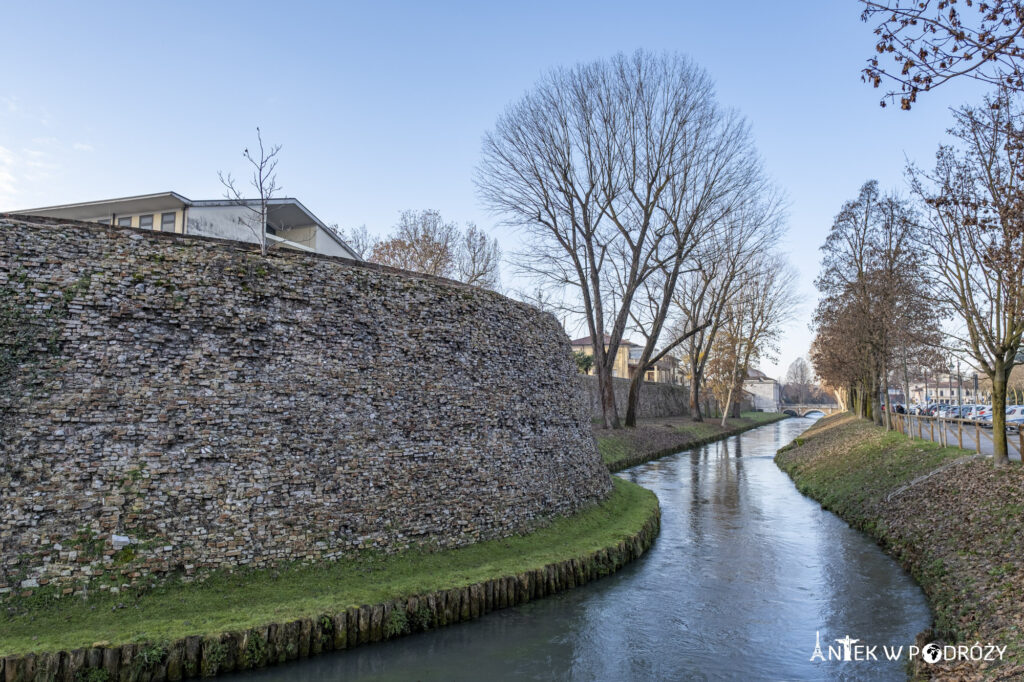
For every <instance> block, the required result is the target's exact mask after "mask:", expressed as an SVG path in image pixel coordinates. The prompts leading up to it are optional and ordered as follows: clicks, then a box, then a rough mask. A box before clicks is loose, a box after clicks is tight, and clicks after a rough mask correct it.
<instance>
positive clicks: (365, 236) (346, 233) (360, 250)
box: [331, 225, 380, 260]
mask: <svg viewBox="0 0 1024 682" xmlns="http://www.w3.org/2000/svg"><path fill="white" fill-rule="evenodd" d="M331 229H332V230H334V232H335V233H336V234H337V235H338V236H339V237H341V239H342V240H343V241H344V242H345V243H346V244H348V245H349V246H350V247H351V248H352V250H353V251H354V252H355V254H356V255H357V256H359V257H360V258H362V259H363V260H369V258H370V253H371V252H372V251H373V249H374V247H376V246H377V244H378V243H380V239H378V238H377V237H376V236H375V235H372V234H370V231H369V230H367V229H366V225H360V226H359V227H353V228H350V229H347V230H346V229H344V228H340V227H338V226H337V225H331Z"/></svg>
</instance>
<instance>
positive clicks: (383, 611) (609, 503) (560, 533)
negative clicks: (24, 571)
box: [0, 479, 659, 680]
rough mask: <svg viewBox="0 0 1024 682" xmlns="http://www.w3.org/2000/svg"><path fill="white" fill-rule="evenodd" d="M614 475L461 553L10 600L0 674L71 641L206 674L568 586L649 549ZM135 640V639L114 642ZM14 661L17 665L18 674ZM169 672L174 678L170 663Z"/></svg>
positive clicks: (643, 526) (648, 501) (629, 487)
mask: <svg viewBox="0 0 1024 682" xmlns="http://www.w3.org/2000/svg"><path fill="white" fill-rule="evenodd" d="M614 481H615V487H614V490H613V492H612V494H611V495H610V497H609V498H608V499H607V500H606V501H605V502H603V503H602V504H600V505H598V506H596V507H593V508H591V509H588V510H585V511H583V512H582V513H580V514H577V515H575V516H573V517H566V518H559V519H556V520H555V521H554V522H552V523H551V524H550V525H548V526H545V527H544V528H541V529H539V530H536V531H534V532H532V533H530V534H528V535H523V536H515V537H511V538H507V539H503V540H494V541H490V542H483V543H479V544H475V545H470V546H467V547H464V548H459V549H455V550H448V551H440V552H406V553H403V554H399V555H393V556H370V555H364V556H362V557H360V558H359V559H357V560H349V561H338V562H333V563H326V564H317V565H315V566H309V565H306V566H303V565H294V566H289V567H282V568H279V569H277V570H238V571H235V572H233V573H227V572H224V573H215V574H213V575H211V576H210V577H209V578H208V579H206V580H204V581H203V582H197V583H177V582H175V583H169V584H166V585H164V586H162V587H159V588H156V589H154V590H152V591H149V592H145V593H130V592H121V593H120V594H116V595H110V594H96V595H95V596H90V597H89V598H88V599H87V600H82V599H80V598H77V597H75V598H70V597H66V598H63V599H55V600H53V601H52V602H51V603H39V601H33V602H31V603H23V604H20V605H19V603H18V602H17V601H14V602H11V603H8V604H7V605H6V606H8V607H10V609H8V611H7V612H5V613H4V614H3V615H0V679H4V673H6V674H7V675H8V676H7V678H6V679H7V680H12V679H21V677H22V676H23V675H24V674H27V673H28V671H27V670H25V669H24V668H25V666H26V665H30V666H31V667H33V668H34V669H35V670H36V671H37V670H38V667H39V665H41V663H40V661H42V660H44V659H45V658H46V657H36V658H35V659H34V660H29V663H28V664H26V663H25V659H24V657H19V656H18V655H19V654H25V653H27V652H56V651H64V652H65V653H64V654H63V658H60V657H58V660H57V661H56V662H52V661H51V663H50V665H53V666H56V667H58V668H60V666H62V665H63V666H65V667H66V666H67V665H70V664H69V663H67V661H68V660H70V659H71V658H73V654H74V655H77V656H78V657H79V658H81V659H83V660H84V661H85V663H84V664H81V663H79V664H76V665H79V666H81V665H84V667H85V668H86V669H88V668H91V667H92V665H90V664H89V660H90V658H89V657H90V656H91V657H92V659H94V660H93V664H97V662H100V663H102V665H103V666H104V667H103V668H101V669H103V670H106V671H107V672H108V673H109V675H110V677H109V679H117V677H116V674H117V665H115V664H114V663H113V662H110V661H108V660H107V659H113V658H117V657H120V661H119V664H120V665H122V666H123V665H125V662H124V657H125V655H126V654H125V651H127V652H128V653H127V656H128V658H129V659H131V660H133V661H135V663H133V664H132V665H139V664H138V660H139V659H140V657H142V658H148V659H153V660H162V663H161V664H162V665H164V666H165V668H166V665H167V659H168V658H170V657H173V656H174V655H175V651H174V650H175V647H177V649H180V650H181V651H180V652H179V658H180V659H181V660H180V661H179V662H178V666H177V668H176V670H178V671H179V672H178V673H177V674H179V675H180V676H185V677H188V676H189V673H190V672H191V673H193V674H200V673H202V672H206V673H210V672H211V671H210V666H211V665H212V667H213V671H212V672H214V673H216V672H218V671H223V670H226V669H238V668H240V667H243V666H244V667H258V666H259V665H261V664H267V663H273V662H277V661H278V660H287V659H288V658H294V657H297V656H301V655H302V654H303V645H302V636H303V632H302V631H303V626H302V623H305V622H309V623H310V625H309V629H310V630H311V632H312V634H310V633H306V635H305V636H306V653H309V652H312V653H316V651H318V650H319V649H320V648H322V647H324V646H327V648H346V647H347V646H352V645H353V644H355V643H364V642H368V641H376V640H377V639H388V638H390V637H393V636H398V635H401V634H405V633H407V632H412V631H416V630H423V629H429V628H431V627H436V626H439V625H444V624H447V623H450V622H458V621H459V620H468V619H469V618H470V617H475V616H477V615H481V614H482V613H485V612H486V611H489V610H492V609H494V608H501V607H502V606H507V605H512V604H514V603H520V602H522V601H528V600H529V599H530V598H531V597H539V596H544V595H545V594H549V593H553V592H557V591H561V590H562V589H567V588H569V587H573V586H575V585H577V584H582V583H583V582H586V581H587V580H589V579H594V578H597V577H600V576H601V575H605V574H606V573H609V572H611V571H613V570H615V569H616V568H618V566H620V565H622V564H624V563H626V562H627V561H629V560H631V559H632V558H635V557H636V556H639V554H641V553H642V552H643V551H644V550H646V548H647V547H648V546H649V545H650V543H651V542H653V538H654V536H655V535H656V534H657V527H658V516H659V511H658V501H657V498H656V497H655V495H654V494H653V493H652V492H650V491H648V490H645V489H643V488H641V487H639V486H637V485H634V484H632V483H629V482H626V481H623V480H620V479H614ZM367 605H375V606H367ZM453 609H454V611H453ZM346 614H348V617H347V619H346ZM364 614H365V615H364ZM339 616H340V618H341V624H340V625H339V623H338V618H339ZM346 620H347V624H346ZM353 620H354V621H355V624H354V625H353ZM364 621H365V622H364ZM274 624H277V625H274ZM268 626H269V628H270V629H268ZM289 626H291V627H293V629H296V633H295V637H296V638H297V639H294V642H295V644H294V646H291V645H290V644H289V642H292V640H288V639H287V637H288V634H287V632H284V631H285V630H287V628H288V627H289ZM353 627H354V629H353ZM275 628H276V629H279V630H281V631H282V632H283V633H284V634H281V633H278V632H277V631H276V629H275ZM364 630H365V631H364ZM224 633H236V635H235V636H229V635H226V634H224ZM317 633H319V634H317ZM275 637H276V638H277V639H281V637H285V640H287V641H285V640H281V641H282V642H284V644H280V645H278V649H279V650H278V649H275V648H274V647H275ZM339 638H340V641H339ZM200 639H201V640H202V642H203V643H206V644H205V648H206V649H209V651H210V652H211V656H212V659H211V660H212V663H210V664H209V665H207V662H206V659H207V656H206V655H205V653H204V652H203V651H198V652H193V654H191V655H192V656H193V658H194V659H195V660H193V661H192V664H191V669H190V668H189V663H188V656H189V655H190V654H189V652H188V642H189V641H195V642H197V644H196V647H197V648H199V649H202V648H203V646H202V645H201V644H200V643H199V640H200ZM328 640H329V641H328ZM176 642H177V644H175V643H176ZM253 642H256V644H253ZM132 643H136V644H137V645H138V646H136V647H135V648H134V649H132V648H131V647H121V648H120V649H118V647H119V645H130V644H132ZM143 643H144V644H143ZM318 643H319V644H318ZM339 644H340V647H339ZM73 650H77V652H76V651H73ZM97 650H98V651H99V653H96V652H97ZM110 651H117V652H119V653H117V654H113V655H112V654H109V653H108V652H110ZM147 652H148V653H147ZM3 657H7V658H6V663H4V662H3V661H4V659H3ZM30 659H31V657H30ZM47 660H48V659H47ZM228 663H230V664H231V665H230V666H228V665H227V664H228ZM15 665H18V666H21V668H19V671H18V673H17V675H14V676H12V675H11V674H10V670H11V666H15ZM146 665H148V664H146ZM5 666H6V668H7V670H4V669H3V668H4V667H5ZM111 666H113V668H111ZM79 669H83V668H81V667H79ZM32 674H33V675H34V674H35V673H34V672H33V673H32ZM97 674H98V675H99V674H100V673H97ZM164 674H165V675H166V677H167V679H175V678H174V673H168V672H166V669H165V672H164ZM24 679H34V677H31V676H30V677H25V678H24ZM96 679H104V678H102V677H97V678H96Z"/></svg>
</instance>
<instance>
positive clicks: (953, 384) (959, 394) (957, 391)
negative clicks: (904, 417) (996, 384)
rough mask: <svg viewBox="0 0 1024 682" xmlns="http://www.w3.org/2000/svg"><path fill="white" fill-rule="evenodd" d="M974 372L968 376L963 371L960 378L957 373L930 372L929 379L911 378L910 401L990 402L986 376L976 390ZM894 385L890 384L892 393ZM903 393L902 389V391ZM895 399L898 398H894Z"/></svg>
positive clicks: (939, 402)
mask: <svg viewBox="0 0 1024 682" xmlns="http://www.w3.org/2000/svg"><path fill="white" fill-rule="evenodd" d="M974 388H975V382H974V377H973V374H972V375H970V376H968V375H966V374H963V373H961V374H960V377H959V379H958V378H957V375H956V374H929V375H928V376H927V381H926V380H925V378H924V377H919V378H917V379H911V381H910V401H911V403H916V404H921V403H929V404H930V403H938V404H952V405H956V404H957V402H960V403H963V404H964V405H973V404H975V403H977V402H989V400H990V397H991V396H990V387H989V386H988V385H987V384H986V382H985V381H984V377H982V379H981V380H980V381H979V382H978V390H977V391H975V390H974ZM892 390H893V387H892V386H890V388H889V391H890V395H891V393H892ZM901 393H902V391H901ZM893 400H894V401H895V400H896V399H895V398H893Z"/></svg>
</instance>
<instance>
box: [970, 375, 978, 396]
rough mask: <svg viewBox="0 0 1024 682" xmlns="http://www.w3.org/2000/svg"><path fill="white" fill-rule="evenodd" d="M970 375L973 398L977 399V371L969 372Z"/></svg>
mask: <svg viewBox="0 0 1024 682" xmlns="http://www.w3.org/2000/svg"><path fill="white" fill-rule="evenodd" d="M971 377H973V379H974V399H975V400H976V401H977V400H978V373H977V372H971Z"/></svg>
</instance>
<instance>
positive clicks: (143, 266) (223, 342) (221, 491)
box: [0, 215, 611, 591]
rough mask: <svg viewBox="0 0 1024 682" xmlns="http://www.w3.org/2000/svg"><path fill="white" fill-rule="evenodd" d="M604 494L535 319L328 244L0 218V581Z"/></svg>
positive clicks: (475, 519) (122, 577)
mask: <svg viewBox="0 0 1024 682" xmlns="http://www.w3.org/2000/svg"><path fill="white" fill-rule="evenodd" d="M610 489H611V483H610V479H609V476H608V473H607V471H606V469H605V468H604V467H603V466H602V464H601V461H600V459H599V457H598V455H597V452H596V449H595V445H594V440H593V436H592V435H591V430H590V414H589V411H588V408H587V404H586V399H585V396H584V391H583V389H582V387H581V385H580V382H579V380H578V375H577V374H576V370H575V365H574V363H573V360H572V357H571V353H570V347H569V342H568V339H567V337H566V336H565V334H564V333H563V332H562V330H561V327H560V326H559V324H558V322H557V320H555V318H554V317H552V316H550V315H546V314H543V313H540V312H538V311H537V310H535V309H533V308H531V307H529V306H526V305H524V304H520V303H518V302H515V301H512V300H510V299H507V298H505V297H503V296H500V295H498V294H495V293H493V292H489V291H485V290H481V289H477V288H473V287H467V286H464V285H460V284H457V283H454V282H450V281H447V280H440V279H435V278H428V277H420V276H414V275H411V274H409V273H403V272H400V271H396V270H391V269H387V268H381V267H378V266H373V265H367V264H360V263H355V262H352V261H346V260H342V259H337V258H330V257H325V256H316V255H308V254H300V253H289V252H277V253H272V254H271V255H270V256H268V257H262V256H260V254H259V253H258V252H256V251H253V250H252V249H251V248H250V247H249V246H247V245H243V244H237V243H232V242H225V241H220V240H213V239H203V238H194V237H185V236H181V235H172V234H162V233H159V232H149V231H139V230H133V229H130V228H114V227H105V226H98V225H91V224H86V223H77V222H71V221H63V222H61V221H52V220H50V221H44V220H42V219H30V218H24V217H15V216H4V215H0V557H2V558H0V590H4V591H8V590H10V589H12V588H13V589H14V590H16V591H21V590H26V589H33V588H34V587H35V586H36V585H37V584H38V585H44V584H46V583H55V582H62V581H70V582H73V583H75V584H80V583H81V582H82V579H88V578H90V577H91V578H93V579H94V582H95V581H96V580H99V582H101V583H103V584H101V585H100V587H104V588H105V587H107V584H106V583H109V586H110V587H117V584H118V583H119V582H132V581H133V580H135V579H137V578H139V577H140V576H146V575H148V574H152V573H161V572H167V571H175V570H179V569H180V570H184V571H185V572H186V573H189V572H193V571H197V570H202V569H207V568H217V567H225V566H234V565H239V564H247V565H268V564H271V563H273V562H277V561H282V560H296V559H301V560H307V559H310V560H311V559H319V558H332V557H338V556H343V555H346V554H349V553H352V552H354V551H356V550H358V549H361V548H374V549H378V550H382V551H393V550H396V549H400V548H404V547H407V546H410V545H428V546H438V547H453V546H458V545H462V544H467V543H470V542H475V541H478V540H482V539H490V538H495V537H502V536H507V535H510V534H513V533H516V532H521V531H524V530H527V529H529V528H531V527H533V526H535V525H536V524H537V523H539V522H543V520H545V519H547V518H550V517H552V516H554V515H558V514H565V513H571V512H574V511H576V510H578V509H580V508H581V507H583V506H586V505H589V504H591V503H594V502H596V501H598V500H599V499H601V498H603V497H604V496H605V495H606V494H607V493H608V492H609V491H610ZM115 536H124V537H125V538H128V539H130V541H131V543H130V544H128V545H126V546H122V544H123V540H121V538H120V537H115ZM104 581H106V582H104Z"/></svg>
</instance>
